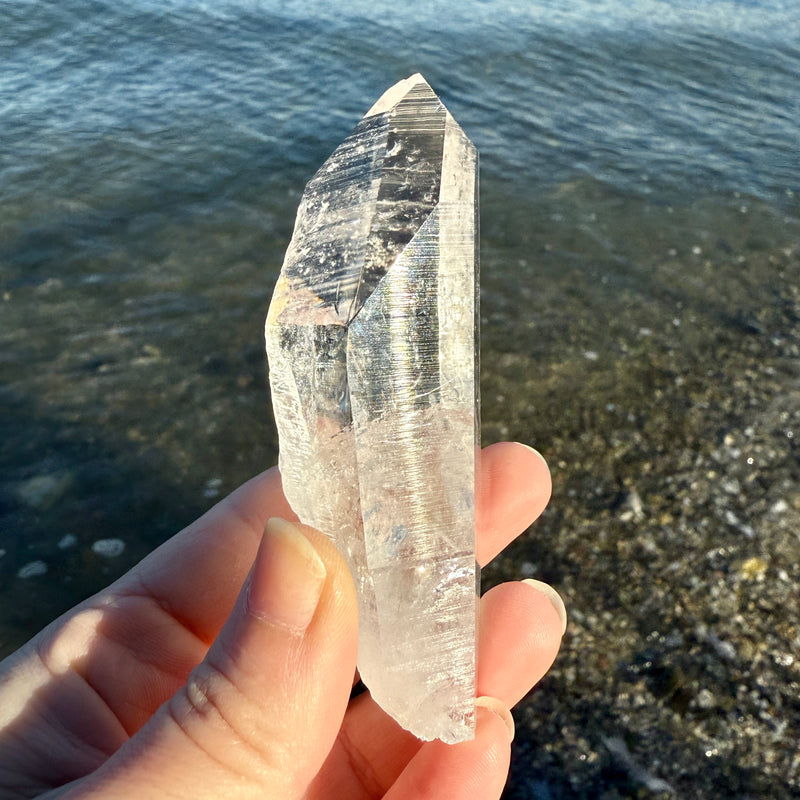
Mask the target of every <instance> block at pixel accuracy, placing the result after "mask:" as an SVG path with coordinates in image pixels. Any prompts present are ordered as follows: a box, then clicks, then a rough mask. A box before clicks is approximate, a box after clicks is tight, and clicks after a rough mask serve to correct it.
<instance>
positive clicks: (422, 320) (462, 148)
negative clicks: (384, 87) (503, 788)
mask: <svg viewBox="0 0 800 800" xmlns="http://www.w3.org/2000/svg"><path fill="white" fill-rule="evenodd" d="M477 209H478V156H477V152H476V150H475V147H474V146H473V145H472V143H471V142H470V141H469V139H467V137H466V135H465V134H464V132H463V131H462V130H461V128H460V127H459V126H458V124H457V123H456V121H455V120H454V119H453V117H452V116H451V115H450V113H449V112H448V111H447V109H446V108H445V107H444V105H443V104H442V102H441V101H440V100H439V98H438V97H437V96H436V95H435V94H434V92H433V90H432V89H431V87H430V86H429V85H428V84H427V83H426V82H425V79H424V78H423V77H422V76H421V75H413V76H411V77H410V78H408V79H406V80H404V81H400V83H398V84H396V85H395V86H393V87H392V88H391V89H389V90H388V91H387V92H386V93H385V94H384V95H383V97H381V99H380V100H378V102H377V103H376V104H375V105H374V106H373V107H372V109H370V111H369V112H368V113H367V115H366V116H365V117H364V118H363V119H362V120H361V122H360V123H359V124H358V125H357V126H356V128H355V130H354V131H353V132H352V133H351V134H350V136H348V137H347V139H345V141H344V142H343V143H342V144H341V145H340V146H339V147H338V148H337V149H336V150H335V151H334V153H333V154H332V155H331V157H330V158H329V159H328V160H327V161H326V162H325V164H324V165H323V166H322V168H321V169H320V170H319V171H318V172H317V174H316V175H315V176H314V177H313V178H312V179H311V180H310V181H309V183H308V185H307V186H306V190H305V192H304V194H303V197H302V200H301V202H300V207H299V209H298V212H297V221H296V223H295V229H294V235H293V237H292V241H291V243H290V245H289V248H288V250H287V252H286V258H285V261H284V264H283V269H282V271H281V275H280V277H279V279H278V282H277V285H276V287H275V292H274V295H273V298H272V303H271V305H270V309H269V314H268V316H267V325H266V342H267V354H268V357H269V365H270V384H271V389H272V402H273V406H274V410H275V419H276V423H277V426H278V433H279V436H280V469H281V475H282V479H283V488H284V491H285V493H286V496H287V498H288V500H289V502H290V504H291V506H292V508H293V509H294V511H295V513H297V515H298V516H299V517H300V519H301V520H302V521H303V522H305V523H307V524H309V525H313V526H314V527H315V528H318V529H320V530H321V531H324V532H325V533H327V534H328V535H330V536H331V537H332V538H333V539H334V541H335V542H336V544H337V546H338V547H339V549H340V550H341V552H342V553H343V554H344V556H345V558H346V559H347V562H348V565H349V566H350V569H351V571H352V573H353V578H354V580H355V583H356V589H357V591H358V602H359V653H358V666H359V671H360V673H361V678H362V680H363V681H364V683H365V684H366V685H367V687H368V688H369V690H370V692H371V693H372V696H373V698H374V699H375V700H376V702H377V703H378V704H379V705H380V706H381V707H382V708H384V709H385V710H386V711H387V712H388V713H389V714H391V716H392V717H394V718H395V719H396V720H397V721H398V722H399V723H400V724H401V725H402V726H403V727H404V728H407V729H408V730H410V731H412V732H413V733H414V734H415V735H416V736H418V737H420V738H421V739H428V740H429V739H441V740H443V741H445V742H449V743H454V742H458V741H463V740H465V739H470V738H472V737H473V735H474V725H475V704H474V699H475V639H476V629H475V626H476V582H477V578H478V575H477V568H476V564H475V492H476V484H475V481H476V477H477V475H478V457H479V439H480V436H479V426H480V411H479V403H478V344H477V341H478V337H477V319H478V314H477V309H478V212H477Z"/></svg>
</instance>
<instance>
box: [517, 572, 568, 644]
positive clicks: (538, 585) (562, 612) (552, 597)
mask: <svg viewBox="0 0 800 800" xmlns="http://www.w3.org/2000/svg"><path fill="white" fill-rule="evenodd" d="M522 582H523V583H527V584H529V585H530V586H533V588H534V589H536V591H538V592H541V593H542V594H543V595H546V597H547V599H548V600H549V601H550V602H551V603H552V604H553V608H554V609H555V610H556V612H557V613H558V618H559V619H560V620H561V635H562V636H563V635H564V633H565V632H566V630H567V607H566V606H565V605H564V601H563V600H562V599H561V595H560V594H559V593H558V592H557V591H556V590H555V589H554V588H553V587H552V586H551V585H550V584H549V583H545V582H544V581H537V580H535V579H534V578H526V579H525V580H524V581H522Z"/></svg>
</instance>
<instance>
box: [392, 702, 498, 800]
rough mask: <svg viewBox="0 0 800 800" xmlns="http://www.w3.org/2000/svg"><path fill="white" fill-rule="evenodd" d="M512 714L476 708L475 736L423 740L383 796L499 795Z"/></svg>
mask: <svg viewBox="0 0 800 800" xmlns="http://www.w3.org/2000/svg"><path fill="white" fill-rule="evenodd" d="M509 719H510V714H508V712H505V715H503V711H502V709H498V710H497V711H496V712H495V711H491V710H489V709H488V708H484V707H479V708H478V710H477V723H476V726H475V738H474V739H473V740H472V741H469V742H461V743H459V744H456V745H447V744H442V742H439V741H435V742H426V743H425V744H423V745H422V746H421V747H420V748H419V750H418V751H417V753H416V755H415V756H414V757H413V758H412V759H411V760H410V761H409V762H408V766H407V767H406V768H405V769H404V770H403V771H402V773H400V775H399V776H398V778H397V780H396V781H395V782H394V784H393V786H392V787H391V789H389V791H388V792H387V793H386V794H385V795H384V800H407V798H409V797H413V798H414V800H473V798H476V797H480V798H482V800H484V799H485V800H493V798H499V797H500V794H501V793H502V791H503V787H504V786H505V782H506V776H507V775H508V765H509V761H510V758H511V738H512V736H511V734H510V731H509V724H511V725H512V726H513V723H509Z"/></svg>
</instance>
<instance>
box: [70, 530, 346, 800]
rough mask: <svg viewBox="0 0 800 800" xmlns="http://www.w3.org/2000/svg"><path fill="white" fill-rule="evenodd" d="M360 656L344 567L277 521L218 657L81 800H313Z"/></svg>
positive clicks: (312, 537) (313, 536)
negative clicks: (306, 799)
mask: <svg viewBox="0 0 800 800" xmlns="http://www.w3.org/2000/svg"><path fill="white" fill-rule="evenodd" d="M356 649H357V610H356V598H355V589H354V587H353V583H352V579H351V578H350V574H349V571H348V569H347V566H346V565H345V563H344V561H343V559H342V558H341V556H340V555H339V554H338V552H337V551H336V549H335V548H334V546H333V545H332V543H331V542H330V541H329V540H328V539H327V538H326V537H324V536H322V535H321V534H319V533H317V532H316V531H313V530H311V529H309V528H302V529H301V527H300V526H295V525H290V524H289V523H286V522H283V521H281V520H271V521H270V522H269V523H268V524H267V530H266V533H265V535H264V537H263V541H262V542H261V546H260V548H259V550H258V555H257V557H256V560H255V563H254V565H253V569H252V571H251V573H250V575H249V576H248V578H247V580H246V582H245V586H244V587H243V589H242V592H241V593H240V595H239V597H238V599H237V601H236V604H235V606H234V609H233V612H232V614H231V616H230V618H229V619H228V621H227V622H226V624H225V626H224V627H223V629H222V631H221V632H220V635H219V636H218V638H217V639H216V641H215V642H214V643H213V644H212V646H211V648H210V649H209V651H208V654H207V655H206V658H205V659H204V660H203V662H202V663H201V664H200V665H199V666H198V667H197V668H195V669H194V670H193V671H192V673H191V675H190V676H189V680H188V682H187V684H186V686H185V687H184V688H183V689H181V690H180V691H178V692H177V693H176V694H175V695H174V696H173V697H172V698H171V699H170V700H168V701H167V702H166V703H165V704H164V705H163V706H161V708H160V709H159V710H158V712H157V713H156V714H155V715H154V717H153V718H152V719H151V720H150V722H149V723H148V724H147V725H145V726H144V727H143V728H142V729H141V730H140V731H139V733H138V734H137V735H136V736H134V737H133V738H131V739H130V740H129V741H128V742H127V743H126V744H125V745H123V747H122V748H120V750H118V751H117V753H116V754H115V755H114V756H113V757H112V758H110V759H109V760H108V761H107V762H106V764H105V765H104V766H103V767H102V768H101V769H100V770H98V771H97V772H96V773H95V774H94V776H92V777H90V778H88V779H87V780H86V783H85V784H84V785H83V786H82V787H81V788H82V791H83V792H84V793H86V792H88V794H85V795H83V794H82V795H81V796H82V797H84V796H87V797H109V796H117V795H118V794H119V793H120V792H121V791H122V789H123V788H125V787H128V786H130V787H133V788H135V789H136V796H143V797H147V796H159V797H167V796H173V795H174V796H180V797H193V798H203V797H215V798H216V797H219V796H221V795H222V794H226V796H230V797H232V798H236V800H239V798H250V797H253V798H256V797H258V798H260V797H264V796H267V797H280V798H286V799H287V800H291V799H292V798H300V797H302V796H303V795H304V794H305V792H306V789H307V787H308V785H309V783H310V782H311V780H312V778H313V776H314V775H315V774H316V773H317V772H318V770H319V769H320V767H321V765H322V763H323V761H324V759H325V756H326V755H327V753H328V752H329V751H330V749H331V747H332V745H333V742H334V740H335V738H336V735H337V732H338V730H339V727H340V725H341V721H342V717H343V716H344V713H345V709H346V707H347V702H348V699H349V695H350V685H351V681H352V676H353V671H354V669H355V662H356ZM226 787H227V789H226ZM132 796H133V795H132Z"/></svg>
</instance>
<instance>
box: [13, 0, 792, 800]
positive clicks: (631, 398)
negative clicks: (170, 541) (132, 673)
mask: <svg viewBox="0 0 800 800" xmlns="http://www.w3.org/2000/svg"><path fill="white" fill-rule="evenodd" d="M630 5H633V4H630ZM0 18H1V19H2V24H1V25H0V209H2V213H1V214H0V295H1V296H0V337H2V339H1V344H2V346H1V347H0V409H2V413H1V414H0V655H2V654H6V653H8V652H10V651H12V650H13V649H14V648H15V647H17V646H18V645H19V644H21V643H22V642H23V641H25V640H26V639H27V638H28V637H29V636H30V635H32V634H33V633H34V632H35V631H36V630H38V629H39V628H40V627H41V626H42V625H43V624H45V623H46V622H48V621H49V620H50V619H52V618H53V617H54V616H56V615H57V614H58V613H60V612H62V611H64V610H65V609H67V608H69V607H70V606H71V605H73V604H74V603H75V602H77V601H78V600H80V599H81V598H83V597H85V596H86V595H87V594H90V593H91V592H93V591H96V590H97V589H99V588H100V587H101V586H103V585H105V584H106V583H107V582H108V581H109V580H111V579H113V578H114V577H115V576H117V575H119V574H120V573H121V572H123V571H124V570H125V569H127V568H128V567H130V566H131V565H132V564H133V563H135V562H136V561H137V560H139V559H140V558H141V557H142V556H143V555H144V554H146V553H147V552H149V551H150V550H151V549H152V548H153V547H155V546H156V545H157V544H158V543H160V542H161V541H163V540H164V539H166V538H167V537H168V536H170V535H171V534H172V533H174V532H175V531H177V530H178V529H179V528H181V527H182V526H183V525H185V524H187V523H188V522H190V521H191V520H193V519H194V518H195V517H196V516H197V515H198V514H200V513H202V511H203V510H205V509H206V508H208V507H209V506H210V505H211V504H212V503H213V502H215V500H216V499H218V498H220V497H222V496H224V494H225V493H227V492H228V491H230V490H231V489H233V488H235V487H236V486H237V485H238V484H239V483H241V482H242V481H244V480H245V479H246V478H248V477H249V476H251V475H252V474H254V473H255V472H258V471H260V470H261V469H264V468H266V467H267V466H270V465H271V464H273V463H274V462H275V460H276V455H277V441H276V435H275V432H274V429H273V424H272V419H271V412H270V410H269V398H268V390H267V385H266V364H265V358H264V354H263V339H262V330H263V318H264V315H265V313H266V308H267V304H268V300H269V296H270V293H271V290H272V285H273V282H274V280H275V278H276V276H277V273H278V270H279V268H280V264H281V261H282V258H283V252H284V250H285V247H286V245H287V243H288V241H289V238H290V236H291V231H292V226H293V222H294V214H295V211H296V207H297V203H298V200H299V197H300V193H301V192H302V188H303V185H304V183H305V181H306V180H308V178H309V177H310V176H311V175H312V174H313V172H314V171H315V170H316V168H317V167H318V166H319V165H320V164H321V163H322V162H323V161H324V160H325V158H326V157H327V156H328V155H329V154H330V152H331V151H332V150H333V148H334V147H335V146H336V145H337V144H338V143H339V142H340V141H341V139H342V138H343V137H344V136H345V135H346V134H347V133H348V132H349V130H350V129H351V128H352V127H353V126H354V124H355V123H356V121H357V120H358V118H359V117H360V116H361V115H362V114H363V113H364V112H365V111H366V110H367V109H368V108H369V107H370V105H371V104H372V103H373V102H374V100H375V99H376V98H377V97H378V96H379V95H380V94H381V93H382V92H383V90H384V89H385V88H387V87H388V86H389V85H391V84H392V83H394V82H395V81H397V80H399V79H400V78H403V77H406V76H408V75H409V74H411V73H413V72H416V71H421V72H422V73H423V74H424V75H425V76H426V78H427V79H428V80H429V82H430V83H431V85H432V86H433V87H434V89H436V90H437V91H438V92H439V94H440V95H441V97H442V99H443V100H444V102H445V103H446V104H447V106H448V108H449V109H450V110H451V111H452V112H453V114H454V115H455V116H456V118H457V119H458V120H459V122H460V123H461V125H462V127H463V128H464V129H465V131H466V132H467V133H468V135H469V136H470V137H471V138H472V139H473V141H474V142H475V143H476V144H477V146H478V148H479V150H480V152H481V182H482V183H481V201H482V215H481V224H482V247H481V258H482V317H483V319H482V348H483V359H482V362H483V369H482V394H483V435H484V439H485V441H486V442H487V443H489V442H492V441H496V440H498V439H505V438H517V439H520V440H521V441H525V442H527V443H529V444H532V445H534V446H536V447H537V448H538V449H540V450H541V451H542V452H543V453H544V455H545V457H546V458H547V459H548V461H549V463H550V464H551V467H552V471H553V479H554V497H553V502H552V504H551V507H550V509H549V510H548V511H547V512H546V514H545V516H544V518H543V519H542V520H541V521H540V522H539V523H538V524H537V525H536V526H534V527H533V528H532V529H531V531H530V532H528V533H527V534H526V535H525V536H523V537H522V538H521V539H520V540H519V541H518V542H517V543H515V544H514V545H513V546H512V547H511V548H509V550H508V551H507V552H506V553H505V554H504V555H503V556H501V558H500V559H498V561H497V562H496V564H495V565H494V566H492V567H489V568H488V569H487V570H486V571H485V581H486V585H487V586H488V585H491V584H492V583H495V582H497V581H500V580H508V579H514V578H519V577H522V576H527V575H535V576H537V577H540V578H542V579H545V580H549V581H551V582H553V583H554V584H555V585H556V587H557V588H558V589H559V590H560V591H561V592H562V594H563V595H564V597H565V598H566V600H567V605H568V608H569V610H570V614H571V621H570V627H569V630H568V633H567V636H566V638H565V642H564V649H563V652H562V654H561V656H560V657H559V660H558V661H557V663H556V667H555V669H554V670H553V672H552V673H551V675H550V676H549V677H548V678H547V679H545V681H544V683H543V684H542V686H541V688H540V689H538V690H537V691H535V692H534V693H533V694H532V695H531V696H530V697H529V698H528V699H526V701H525V702H524V703H523V704H522V705H521V706H520V707H519V709H518V711H517V713H516V718H517V723H518V733H517V742H516V745H515V748H516V749H515V758H514V767H513V769H512V779H511V781H510V784H509V787H508V789H507V793H506V794H507V796H508V797H509V798H542V799H546V798H550V797H553V798H559V797H565V798H567V797H568V798H573V797H574V798H596V797H603V798H618V797H619V798H628V797H657V796H662V795H663V796H669V795H670V794H671V793H674V794H678V795H683V796H691V797H698V798H705V797H718V796H719V794H720V793H721V792H727V793H729V794H731V795H733V796H736V797H784V796H785V797H790V796H800V759H799V758H798V757H797V755H796V752H795V751H796V742H797V741H798V740H800V701H799V700H798V697H799V696H800V669H799V668H798V658H800V613H799V612H798V608H800V590H798V581H800V567H799V566H798V565H799V564H800V483H798V479H800V460H799V459H798V450H797V440H798V437H800V290H799V289H798V267H799V266H800V169H798V167H800V158H798V153H800V127H799V126H798V112H800V88H798V86H799V85H800V84H798V81H797V75H798V74H800V15H798V14H797V13H796V7H795V4H794V3H793V2H788V0H787V1H786V2H780V1H779V0H774V1H773V2H744V1H741V2H736V1H734V0H731V1H730V2H722V1H721V0H720V1H717V0H712V2H708V3H695V2H690V0H674V1H672V2H668V1H667V0H661V1H659V0H647V1H646V2H642V3H637V4H635V8H629V7H628V4H623V3H621V2H618V0H617V2H614V1H613V0H602V1H601V2H599V3H590V2H576V3H569V4H567V3H559V2H555V0H550V2H543V3H539V4H535V5H530V4H512V3H490V2H480V0H469V2H462V3H459V4H458V7H457V8H451V7H449V6H448V7H447V10H446V13H443V7H441V6H440V5H439V4H436V3H432V4H428V5H427V6H426V8H425V9H418V8H414V9H411V8H399V7H395V6H390V5H388V4H387V5H386V7H385V8H383V6H382V4H381V3H375V2H370V3H366V2H354V3H353V2H351V3H348V4H347V5H346V6H345V5H341V6H340V5H337V4H333V3H323V2H316V3H310V4H309V3H300V2H281V3H278V2H271V3H270V2H261V3H258V2H244V0H230V2H222V3H215V4H204V3H189V2H160V3H156V2H147V1H145V0H135V1H132V2H123V3H117V4H111V3H106V2H90V3H85V2H80V3H79V2H76V0H67V1H66V2H59V3H55V2H35V3H34V2H23V1H21V0H16V1H14V2H8V0H0ZM620 742H621V743H622V747H620ZM626 753H627V755H626Z"/></svg>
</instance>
